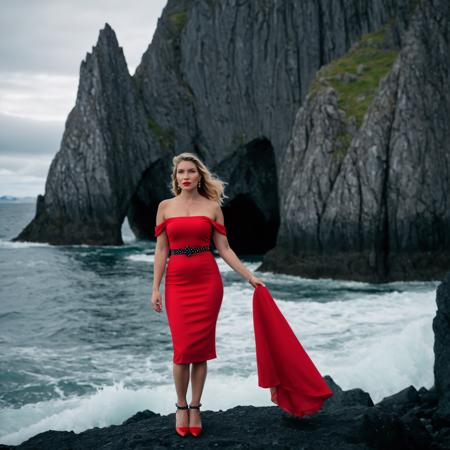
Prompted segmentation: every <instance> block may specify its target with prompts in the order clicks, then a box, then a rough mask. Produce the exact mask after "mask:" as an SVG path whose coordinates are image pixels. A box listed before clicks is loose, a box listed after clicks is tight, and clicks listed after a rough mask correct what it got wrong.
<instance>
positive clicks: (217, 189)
mask: <svg viewBox="0 0 450 450" xmlns="http://www.w3.org/2000/svg"><path fill="white" fill-rule="evenodd" d="M181 161H191V162H193V163H194V164H195V166H196V167H197V170H198V172H199V173H200V187H198V186H197V189H198V192H199V194H201V195H203V196H204V197H206V198H208V199H210V200H215V201H216V202H217V203H218V204H219V205H220V206H222V204H223V200H224V198H228V196H227V195H225V185H226V184H228V183H227V182H226V181H222V180H221V179H219V178H218V177H217V176H216V175H215V174H213V173H211V172H210V171H209V169H208V168H207V167H206V165H205V164H204V163H203V162H202V161H201V160H200V159H199V158H198V157H197V156H196V155H194V154H193V153H189V152H184V153H180V154H179V155H177V156H175V157H174V158H173V159H172V164H173V167H172V186H171V189H170V190H171V192H172V194H173V195H175V196H177V195H180V193H181V188H180V187H179V186H178V184H177V169H178V164H179V163H180V162H181Z"/></svg>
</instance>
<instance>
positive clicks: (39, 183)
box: [0, 0, 167, 196]
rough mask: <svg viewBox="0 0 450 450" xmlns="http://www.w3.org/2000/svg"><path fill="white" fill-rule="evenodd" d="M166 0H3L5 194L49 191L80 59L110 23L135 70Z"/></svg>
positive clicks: (1, 186) (0, 107) (0, 169)
mask: <svg viewBox="0 0 450 450" xmlns="http://www.w3.org/2000/svg"><path fill="white" fill-rule="evenodd" d="M166 2H167V0H128V1H126V2H124V1H123V0H95V1H92V0H91V1H88V0H1V1H0V195H18V196H24V195H31V196H35V195H37V194H38V193H44V185H45V178H46V176H47V172H48V167H49V165H50V162H51V160H52V158H53V156H54V155H55V153H56V152H57V151H58V150H59V145H60V142H61V138H62V134H63V131H64V123H65V119H66V117H67V115H68V113H69V112H70V110H71V109H72V107H73V106H74V103H75V98H76V91H77V87H78V76H79V68H80V64H81V61H82V60H84V59H85V57H86V53H87V52H90V51H91V50H92V47H93V46H94V45H95V43H96V42H97V39H98V33H99V31H100V29H102V28H103V27H104V25H105V23H106V22H107V23H109V24H110V25H111V27H112V28H113V29H114V31H115V32H116V35H117V39H118V41H119V45H120V46H121V47H122V48H123V50H124V54H125V57H126V60H127V63H128V68H129V70H130V73H131V74H133V73H134V70H135V68H136V66H137V65H138V64H139V62H140V60H141V57H142V54H143V53H144V51H145V50H146V49H147V47H148V45H149V44H150V42H151V39H152V36H153V33H154V31H155V29H156V24H157V21H158V18H159V17H160V16H161V13H162V10H163V7H164V6H165V4H166Z"/></svg>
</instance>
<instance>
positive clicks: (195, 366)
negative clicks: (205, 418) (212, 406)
mask: <svg viewBox="0 0 450 450" xmlns="http://www.w3.org/2000/svg"><path fill="white" fill-rule="evenodd" d="M207 372H208V366H207V364H206V361H202V362H198V363H192V369H191V383H192V400H191V405H198V404H199V403H200V399H201V397H202V392H203V386H204V385H205V380H206V374H207ZM189 425H190V426H192V427H199V426H201V420H200V410H198V409H191V410H189Z"/></svg>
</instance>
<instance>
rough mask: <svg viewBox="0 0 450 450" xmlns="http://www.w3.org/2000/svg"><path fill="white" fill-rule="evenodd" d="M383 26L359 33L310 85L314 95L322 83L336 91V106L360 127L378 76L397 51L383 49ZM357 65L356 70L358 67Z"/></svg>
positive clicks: (386, 71) (385, 68)
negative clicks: (357, 39) (360, 34)
mask: <svg viewBox="0 0 450 450" xmlns="http://www.w3.org/2000/svg"><path fill="white" fill-rule="evenodd" d="M385 31H386V28H385V27H383V28H382V29H381V30H378V31H376V32H375V33H368V34H365V35H363V36H362V38H361V40H360V41H359V42H358V43H357V44H355V45H354V46H353V47H352V48H351V49H350V50H349V51H348V52H347V53H346V54H345V55H344V56H342V57H341V58H338V59H335V60H333V61H332V62H331V63H330V64H328V65H326V66H323V67H322V68H321V69H320V70H319V71H318V72H317V74H316V77H315V79H314V80H313V81H312V83H311V85H310V93H311V94H312V95H315V94H316V93H317V92H318V91H319V89H321V88H322V87H324V86H327V85H328V86H332V87H333V88H334V89H335V90H336V92H337V94H338V102H339V107H340V108H341V109H343V110H344V111H345V112H346V114H347V116H348V117H351V116H353V117H355V119H356V124H357V126H358V127H360V126H361V123H362V120H363V117H364V114H365V113H366V111H367V109H368V107H369V105H370V103H371V102H372V100H373V97H374V94H375V91H376V89H377V87H378V85H379V82H380V80H381V78H382V77H384V76H385V75H386V74H387V73H388V72H389V70H390V69H391V67H392V64H393V63H394V61H395V58H396V57H397V54H398V50H396V49H390V48H383V42H384V40H385ZM358 67H359V70H358Z"/></svg>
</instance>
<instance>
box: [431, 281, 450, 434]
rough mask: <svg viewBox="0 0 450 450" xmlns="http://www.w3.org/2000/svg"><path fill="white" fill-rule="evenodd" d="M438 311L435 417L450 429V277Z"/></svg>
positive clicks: (440, 290) (435, 324)
mask: <svg viewBox="0 0 450 450" xmlns="http://www.w3.org/2000/svg"><path fill="white" fill-rule="evenodd" d="M436 303H437V308H438V309H437V311H436V316H435V318H434V319H433V331H434V356H435V359H434V382H435V386H436V393H437V395H438V398H439V408H438V411H437V412H436V415H435V417H434V420H435V422H436V423H437V424H438V425H446V426H447V427H450V364H449V361H450V275H448V276H447V277H446V279H445V280H444V281H443V282H442V283H441V284H440V285H439V286H438V289H437V295H436Z"/></svg>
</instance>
